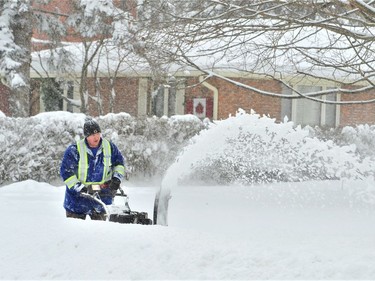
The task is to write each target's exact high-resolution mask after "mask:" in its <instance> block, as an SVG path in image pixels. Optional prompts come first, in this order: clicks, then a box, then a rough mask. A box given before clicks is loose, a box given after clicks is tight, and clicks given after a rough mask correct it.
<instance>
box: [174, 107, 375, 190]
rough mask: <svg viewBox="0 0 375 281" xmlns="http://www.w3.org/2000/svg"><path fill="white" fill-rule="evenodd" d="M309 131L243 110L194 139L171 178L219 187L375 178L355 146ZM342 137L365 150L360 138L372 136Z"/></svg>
mask: <svg viewBox="0 0 375 281" xmlns="http://www.w3.org/2000/svg"><path fill="white" fill-rule="evenodd" d="M311 130H312V129H311V128H308V127H306V128H301V127H300V126H297V127H295V126H294V124H293V123H292V122H287V121H285V122H283V123H276V122H275V120H274V119H271V118H268V117H266V116H263V117H261V116H260V115H258V114H246V113H245V112H243V111H241V110H240V111H239V112H238V114H237V116H235V117H230V118H228V119H226V120H223V121H218V122H215V124H212V125H211V126H210V128H209V129H208V130H205V131H202V132H201V133H200V134H199V135H197V136H195V137H194V138H193V139H192V144H190V145H189V146H187V147H186V148H185V149H184V151H183V153H182V154H181V155H180V156H179V159H178V161H177V162H176V163H175V164H174V165H173V166H175V167H173V166H172V167H171V172H170V173H169V174H171V175H172V176H171V177H172V178H174V179H175V180H174V181H180V182H181V181H182V182H184V181H186V180H188V181H191V180H192V179H194V180H197V181H198V182H200V181H204V182H212V183H215V184H217V183H219V184H229V183H240V184H250V183H259V182H273V181H305V180H323V179H324V180H325V179H339V178H352V179H354V178H355V179H358V178H363V177H373V176H374V172H375V161H374V157H364V156H361V155H360V154H359V153H358V150H357V146H356V145H355V144H353V143H352V144H349V145H338V144H336V142H334V141H333V140H323V139H318V138H317V137H314V136H313V135H314V132H312V131H311ZM343 134H345V137H346V138H347V139H348V138H349V136H351V138H352V139H355V140H356V142H358V143H361V144H362V142H361V139H366V141H367V139H368V138H364V136H362V135H371V134H370V131H366V133H364V134H362V130H359V129H356V128H353V129H349V128H345V129H344V131H343ZM372 134H374V131H372ZM360 136H361V137H360ZM325 138H326V137H325ZM341 138H343V137H341ZM346 141H347V140H346ZM357 145H358V144H357ZM361 149H364V148H361ZM372 155H373V154H372ZM178 171H180V172H178ZM177 173H179V175H178V176H177V175H176V174H177ZM167 175H168V173H167ZM172 181H173V180H172Z"/></svg>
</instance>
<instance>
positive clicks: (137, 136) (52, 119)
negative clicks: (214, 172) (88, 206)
mask: <svg viewBox="0 0 375 281" xmlns="http://www.w3.org/2000/svg"><path fill="white" fill-rule="evenodd" d="M96 119H97V121H98V123H99V124H100V127H101V129H102V134H103V136H104V137H106V138H107V139H110V140H112V141H113V142H114V143H115V144H116V145H117V146H118V147H119V149H120V151H121V152H122V153H123V155H124V156H125V158H126V162H127V165H126V167H127V169H128V171H129V172H131V173H133V175H134V176H137V175H139V176H154V175H156V174H158V173H160V174H161V173H163V172H164V171H165V170H166V169H167V168H168V166H169V165H170V164H171V163H172V162H173V161H174V159H175V157H176V155H177V153H178V151H179V150H180V149H181V148H182V147H183V146H184V145H185V143H186V142H187V140H188V139H190V138H191V137H192V136H193V135H195V134H197V133H199V131H201V130H202V129H203V128H204V124H203V122H201V121H200V120H199V119H198V118H196V117H194V116H192V115H187V116H174V117H171V118H166V117H162V118H156V117H154V118H140V119H139V118H134V117H131V116H130V115H129V114H126V113H120V114H108V115H105V116H101V117H98V118H96ZM84 120H85V115H84V114H78V113H75V114H72V113H68V112H48V113H41V114H38V115H36V116H34V117H30V118H9V117H5V116H4V115H3V116H0V183H1V182H4V181H19V180H25V179H34V180H38V181H47V182H51V181H54V180H56V179H59V168H60V164H61V160H62V157H63V153H64V151H65V149H66V148H67V146H68V145H69V144H70V143H72V142H74V141H75V140H78V139H80V138H82V137H83V124H84Z"/></svg>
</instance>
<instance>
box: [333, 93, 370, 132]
mask: <svg viewBox="0 0 375 281" xmlns="http://www.w3.org/2000/svg"><path fill="white" fill-rule="evenodd" d="M374 93H375V90H372V91H371V92H368V93H366V94H355V95H353V94H352V95H350V94H342V95H341V100H342V101H349V100H356V101H360V100H369V99H374V96H375V95H374ZM358 124H375V103H369V104H352V105H341V110H340V125H341V126H345V125H358Z"/></svg>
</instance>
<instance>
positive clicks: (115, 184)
mask: <svg viewBox="0 0 375 281" xmlns="http://www.w3.org/2000/svg"><path fill="white" fill-rule="evenodd" d="M120 184H121V181H120V180H119V179H118V178H116V177H114V178H112V180H111V183H110V184H109V189H110V190H111V193H112V196H115V195H116V193H117V190H118V189H119V188H120Z"/></svg>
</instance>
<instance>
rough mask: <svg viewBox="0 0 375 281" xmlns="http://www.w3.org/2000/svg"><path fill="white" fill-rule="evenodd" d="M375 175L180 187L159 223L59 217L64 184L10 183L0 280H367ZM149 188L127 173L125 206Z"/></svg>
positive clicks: (140, 200) (4, 198) (374, 235)
mask: <svg viewBox="0 0 375 281" xmlns="http://www.w3.org/2000/svg"><path fill="white" fill-rule="evenodd" d="M374 184H375V183H374V182H373V181H351V182H350V181H322V182H318V181H315V182H314V181H311V182H304V183H278V184H266V185H257V186H248V187H244V186H178V187H176V188H174V189H173V190H172V199H171V200H170V206H169V226H167V227H166V226H158V225H156V226H155V225H153V226H143V225H124V224H117V223H110V222H101V221H100V222H98V221H91V220H90V219H87V220H86V221H81V220H74V219H66V218H65V213H64V209H63V207H62V202H63V197H64V189H65V187H63V186H62V185H60V186H57V187H56V186H53V185H50V184H47V183H38V182H36V181H32V180H28V181H24V182H19V183H14V184H9V185H6V186H3V187H1V188H0V213H1V221H2V222H1V225H2V226H1V228H0V237H1V239H0V279H49V280H50V279H106V280H108V279H375V266H374V265H375V223H374V222H375V205H374V203H373V198H371V197H369V195H371V194H372V192H371V190H373V186H374ZM157 188H158V187H157V185H151V184H139V183H135V182H128V183H127V187H126V188H125V190H126V191H127V193H128V194H129V196H130V206H131V207H132V209H134V210H144V211H148V212H149V214H151V215H152V208H153V206H152V205H153V200H154V196H155V192H156V190H157ZM369 190H370V192H369ZM117 203H118V204H120V203H121V202H117Z"/></svg>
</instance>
